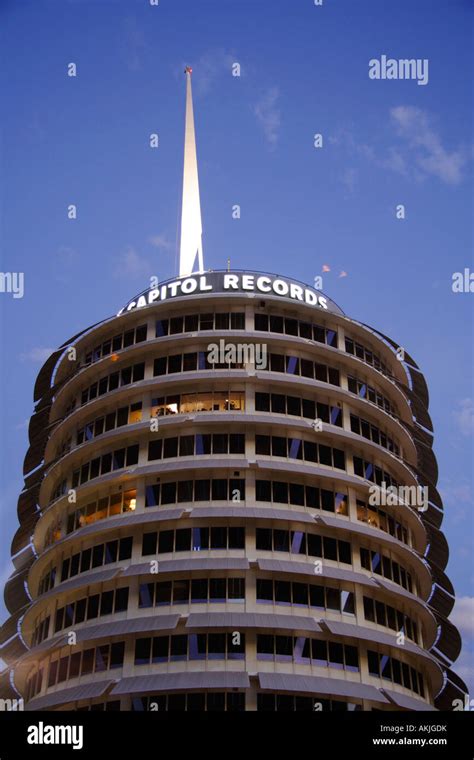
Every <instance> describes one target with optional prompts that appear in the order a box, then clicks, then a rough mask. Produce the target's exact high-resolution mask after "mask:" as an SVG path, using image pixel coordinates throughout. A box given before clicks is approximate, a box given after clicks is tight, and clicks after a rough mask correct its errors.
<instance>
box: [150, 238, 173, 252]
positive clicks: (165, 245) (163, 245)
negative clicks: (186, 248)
mask: <svg viewBox="0 0 474 760" xmlns="http://www.w3.org/2000/svg"><path fill="white" fill-rule="evenodd" d="M148 242H149V243H150V245H152V246H153V247H154V248H158V250H159V251H172V250H173V249H174V244H173V243H172V242H171V240H168V238H167V237H166V235H151V236H150V237H149V238H148Z"/></svg>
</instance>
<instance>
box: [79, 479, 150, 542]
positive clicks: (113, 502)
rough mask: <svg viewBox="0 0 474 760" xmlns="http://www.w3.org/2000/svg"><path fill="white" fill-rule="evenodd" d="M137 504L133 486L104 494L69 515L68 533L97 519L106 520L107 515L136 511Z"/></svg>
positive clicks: (135, 491)
mask: <svg viewBox="0 0 474 760" xmlns="http://www.w3.org/2000/svg"><path fill="white" fill-rule="evenodd" d="M136 506H137V490H136V488H132V489H130V490H128V491H118V492H117V493H113V494H110V496H103V497H102V498H100V499H96V500H94V501H91V502H89V504H87V505H86V506H85V507H80V508H79V509H76V510H74V512H71V513H70V514H69V515H68V518H67V523H66V535H69V533H73V532H74V531H75V530H78V529H79V528H84V527H85V526H86V525H92V523H94V522H97V520H105V519H106V518H107V517H113V516H114V515H121V514H123V513H125V512H134V511H135V509H136Z"/></svg>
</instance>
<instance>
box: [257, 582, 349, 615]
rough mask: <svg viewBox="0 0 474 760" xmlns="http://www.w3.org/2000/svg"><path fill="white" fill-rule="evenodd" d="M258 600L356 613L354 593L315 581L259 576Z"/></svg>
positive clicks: (347, 613)
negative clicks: (318, 584)
mask: <svg viewBox="0 0 474 760" xmlns="http://www.w3.org/2000/svg"><path fill="white" fill-rule="evenodd" d="M257 602H262V603H271V604H282V605H286V606H289V605H295V606H298V607H310V608H316V609H319V610H334V611H335V612H342V613H344V614H346V615H354V614H355V610H354V594H353V592H352V591H341V590H340V589H337V588H331V587H330V586H317V585H315V584H313V583H297V582H296V581H278V580H274V579H272V578H257Z"/></svg>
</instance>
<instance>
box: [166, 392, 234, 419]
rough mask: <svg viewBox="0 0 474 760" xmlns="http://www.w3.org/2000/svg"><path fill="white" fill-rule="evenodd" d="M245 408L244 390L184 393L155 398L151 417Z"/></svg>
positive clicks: (231, 410) (232, 410) (230, 410)
mask: <svg viewBox="0 0 474 760" xmlns="http://www.w3.org/2000/svg"><path fill="white" fill-rule="evenodd" d="M244 409H245V392H244V391H233V390H229V391H207V392H203V393H182V394H178V395H173V396H161V397H160V398H154V399H153V400H152V402H151V417H165V416H168V415H173V414H194V413H196V412H242V411H243V410H244Z"/></svg>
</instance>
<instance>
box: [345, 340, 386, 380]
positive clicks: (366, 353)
mask: <svg viewBox="0 0 474 760" xmlns="http://www.w3.org/2000/svg"><path fill="white" fill-rule="evenodd" d="M345 349H346V351H347V353H348V354H352V356H357V358H358V359H362V361H363V362H365V363H366V364H370V365H371V366H372V367H375V369H378V370H379V372H383V373H384V374H385V375H388V374H390V373H389V371H388V369H387V366H386V364H384V362H383V361H381V359H380V357H379V356H377V354H375V353H374V352H373V351H372V350H371V349H369V348H366V347H365V346H363V345H362V344H361V343H357V342H356V341H354V340H351V338H346V339H345Z"/></svg>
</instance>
